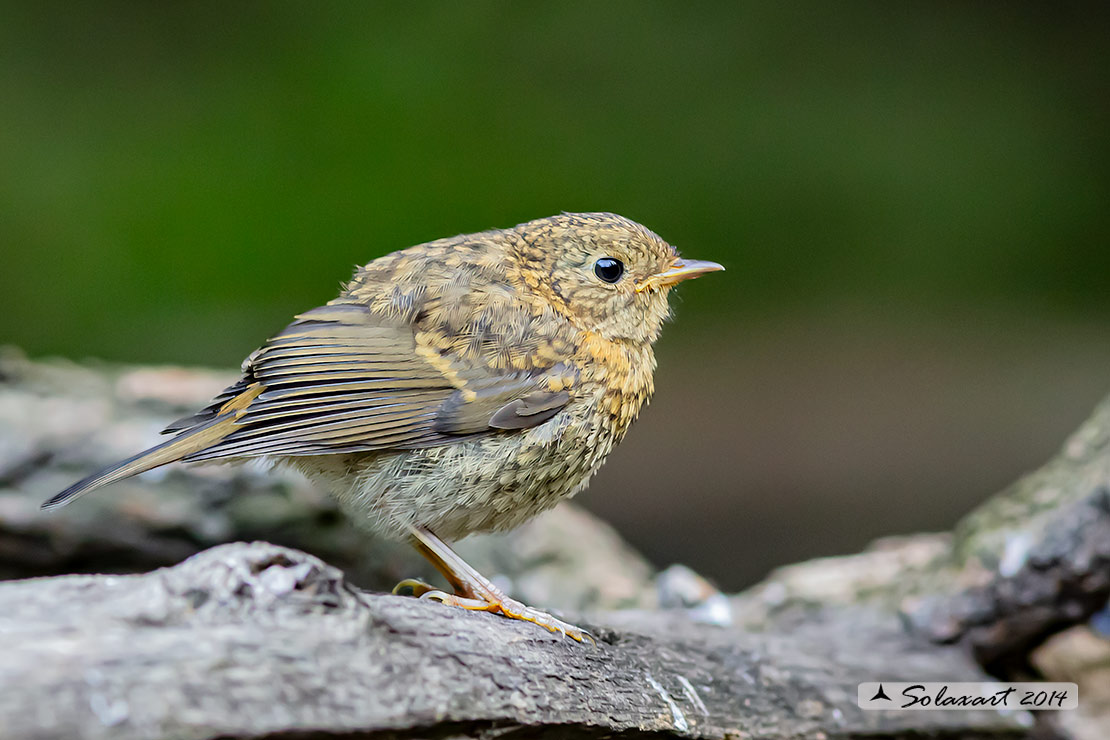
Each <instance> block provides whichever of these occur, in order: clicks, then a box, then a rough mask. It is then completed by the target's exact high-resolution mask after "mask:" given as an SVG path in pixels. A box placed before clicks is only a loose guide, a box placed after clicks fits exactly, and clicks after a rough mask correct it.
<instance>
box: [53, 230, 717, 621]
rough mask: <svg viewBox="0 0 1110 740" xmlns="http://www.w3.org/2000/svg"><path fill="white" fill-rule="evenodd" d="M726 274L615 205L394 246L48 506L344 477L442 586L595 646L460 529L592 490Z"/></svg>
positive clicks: (333, 483) (351, 492)
mask: <svg viewBox="0 0 1110 740" xmlns="http://www.w3.org/2000/svg"><path fill="white" fill-rule="evenodd" d="M721 269H724V268H722V267H721V266H720V265H718V264H716V263H714V262H698V261H694V260H687V259H682V258H680V257H679V256H678V253H677V252H676V251H675V249H674V248H673V247H672V246H670V245H669V244H667V243H666V242H665V241H663V240H662V239H660V238H659V237H658V236H656V235H655V234H654V233H652V232H651V231H649V230H648V229H646V228H644V227H643V226H641V225H639V224H637V223H634V222H632V221H629V220H628V219H625V218H622V217H621V216H617V215H613V214H609V213H564V214H562V215H559V216H552V217H551V218H542V219H539V220H536V221H530V222H528V223H525V224H521V225H519V226H517V227H515V228H512V229H501V230H497V231H484V232H481V233H477V234H468V235H463V236H456V237H453V238H450V239H440V240H438V241H434V242H429V243H427V244H421V245H419V246H415V247H411V248H409V249H404V250H401V251H399V252H394V253H392V254H389V255H386V256H384V257H381V258H379V259H376V260H374V261H373V262H371V263H370V264H368V265H366V266H365V267H362V268H360V269H359V270H358V271H357V273H356V274H355V276H354V279H353V280H352V281H351V282H350V283H349V284H348V285H347V286H346V287H345V289H344V290H343V292H342V293H341V294H340V295H339V297H338V298H336V299H335V300H333V301H331V302H329V303H328V304H326V305H324V306H321V307H319V308H314V309H312V310H311V311H306V312H304V313H302V314H300V315H298V316H297V317H296V320H295V321H293V323H291V324H290V325H289V326H288V327H286V328H285V330H283V331H282V332H280V333H279V334H277V335H276V336H274V337H272V338H271V339H270V340H269V341H268V342H266V343H265V344H264V345H263V346H262V347H261V348H259V349H258V350H256V351H255V352H254V353H252V354H251V355H250V356H249V357H248V358H247V359H246V361H245V362H244V363H243V377H242V378H241V379H240V380H239V381H238V382H237V383H235V384H234V385H232V386H231V387H229V388H228V389H226V390H225V391H224V392H223V393H221V394H220V395H219V396H217V397H216V398H215V399H214V400H213V401H212V403H211V404H210V405H209V406H208V407H206V408H204V409H202V410H201V411H199V412H198V413H196V414H195V415H193V416H189V417H187V418H184V419H181V420H180V421H177V422H175V423H174V424H171V425H170V426H169V427H168V428H167V429H166V430H165V433H167V434H173V435H174V436H173V437H172V438H171V439H169V440H168V441H166V442H164V443H162V444H160V445H157V446H155V447H152V448H150V449H148V450H145V451H143V452H140V453H139V454H137V455H135V456H134V457H131V458H129V459H127V460H124V461H122V462H120V463H117V464H115V465H112V466H110V467H108V468H106V469H104V470H101V471H99V472H97V473H94V474H93V475H90V476H89V477H87V478H85V479H84V480H82V481H80V482H78V483H75V484H74V485H72V486H70V487H69V488H67V489H66V490H65V491H62V492H61V493H59V494H58V495H57V496H55V497H54V498H52V499H50V500H49V501H47V502H46V503H45V504H43V508H44V509H49V508H54V507H58V506H62V505H64V504H66V503H69V502H70V501H72V500H74V499H75V498H77V497H78V496H81V495H83V494H85V493H88V492H89V491H92V490H94V489H96V488H100V487H101V486H105V485H108V484H109V483H113V482H115V481H118V480H121V479H123V478H126V477H128V476H132V475H135V474H137V473H141V472H143V471H146V470H150V469H151V468H155V467H158V466H160V465H165V464H167V463H170V462H174V461H178V460H181V461H185V462H196V461H201V460H232V459H242V458H252V457H268V458H271V459H274V460H276V461H277V462H281V463H284V464H287V465H291V466H293V467H294V468H297V469H299V470H301V471H302V472H304V473H305V474H306V475H307V476H308V477H309V478H311V479H313V480H315V481H318V482H319V483H321V484H322V485H323V486H326V488H327V489H328V490H329V491H330V492H331V493H332V494H333V495H334V496H335V497H336V498H337V499H338V501H339V504H340V506H341V507H342V508H343V509H344V510H345V511H346V512H347V513H348V514H349V515H351V516H352V517H353V518H354V519H355V520H356V521H357V522H359V523H362V524H364V525H366V526H368V527H369V528H371V529H372V530H374V531H376V532H378V533H380V534H383V535H386V536H389V537H393V538H408V539H410V540H411V541H412V543H413V544H414V545H415V546H416V547H417V548H418V549H419V550H420V551H421V552H422V553H423V554H424V555H425V556H426V557H428V559H429V560H431V561H432V563H433V564H434V565H435V566H436V567H437V568H438V569H439V570H440V572H441V573H443V575H444V576H445V577H446V578H447V580H448V581H449V582H450V584H451V586H452V588H453V589H454V593H446V592H444V591H439V590H435V589H432V588H431V587H430V586H427V585H426V584H421V583H418V582H411V581H410V582H407V585H409V586H412V587H413V590H414V591H415V592H416V593H417V595H419V596H421V597H422V598H428V599H434V600H438V601H441V602H444V603H446V604H451V605H455V606H461V607H464V608H467V609H480V610H486V611H491V612H497V613H501V614H503V615H505V616H508V617H512V618H516V619H523V620H526V621H530V622H535V623H536V624H539V625H541V626H543V627H546V628H547V629H549V630H552V631H559V632H562V633H564V634H566V635H569V636H570V637H573V638H574V639H576V640H578V641H582V640H583V638H584V637H586V633H585V632H584V631H583V630H581V629H579V628H578V627H575V626H573V625H570V624H567V623H564V622H562V621H560V620H558V619H556V618H554V617H552V616H551V615H549V614H545V613H544V612H541V611H539V610H536V609H533V608H531V607H528V606H525V605H524V604H521V603H520V602H518V601H516V600H514V599H511V598H509V597H508V596H506V595H505V594H504V593H503V592H502V591H500V590H499V589H498V588H497V587H496V586H494V585H493V584H492V583H491V582H490V581H489V580H488V579H486V578H484V577H483V576H482V575H481V574H480V573H478V572H477V571H476V570H475V569H474V568H472V567H471V566H469V565H468V564H467V563H466V562H464V561H463V560H462V558H460V557H459V556H458V555H456V554H455V553H454V552H453V551H452V550H451V549H450V548H449V547H448V546H447V544H446V543H445V542H444V541H443V540H441V539H440V537H443V538H446V539H457V538H461V537H465V536H466V535H469V534H472V533H475V532H490V531H498V530H507V529H511V528H513V527H516V526H517V525H519V524H521V523H523V522H524V521H526V520H527V519H529V518H531V517H533V516H535V515H536V514H538V513H540V512H541V511H544V510H545V509H549V508H551V507H552V506H554V505H555V504H557V503H558V502H559V501H561V500H562V499H564V498H568V497H570V496H572V495H574V494H575V493H576V492H577V491H579V490H581V489H582V488H583V487H585V485H586V483H587V482H588V481H589V479H590V477H591V476H592V475H593V474H594V472H595V471H597V469H598V467H599V466H600V465H601V463H602V462H603V461H604V460H605V457H606V456H607V455H608V454H609V452H610V451H611V450H612V449H613V446H614V445H615V444H616V443H617V442H619V441H620V440H621V438H622V437H623V436H624V434H625V432H626V431H627V430H628V427H629V424H631V423H632V421H633V420H634V419H635V418H636V415H637V414H638V413H639V411H640V409H641V408H642V407H643V405H644V404H645V403H647V401H648V399H649V398H650V397H651V394H652V391H653V389H654V386H653V382H652V375H653V373H654V371H655V355H654V353H653V351H652V344H653V343H654V342H655V340H656V339H657V338H658V337H659V332H660V330H661V329H662V326H663V322H664V320H665V319H666V318H667V316H668V313H669V310H668V306H667V295H668V293H669V291H670V289H671V287H672V286H674V285H675V284H676V283H678V282H680V281H682V280H685V279H687V278H692V277H696V276H698V275H701V274H704V273H706V272H711V271H714V270H721Z"/></svg>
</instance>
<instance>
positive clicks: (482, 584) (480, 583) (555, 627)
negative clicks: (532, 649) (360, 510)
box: [394, 527, 596, 644]
mask: <svg viewBox="0 0 1110 740" xmlns="http://www.w3.org/2000/svg"><path fill="white" fill-rule="evenodd" d="M410 533H411V535H412V544H413V546H414V547H415V548H416V549H417V550H419V551H420V553H421V554H422V555H424V557H426V558H428V560H430V561H431V563H432V565H434V566H435V567H436V570H438V571H439V572H440V573H442V574H443V577H444V578H446V579H447V581H448V582H449V583H450V584H451V587H452V588H453V589H454V590H455V593H453V594H449V593H446V592H445V591H440V590H438V589H434V588H432V587H431V586H429V585H428V584H426V583H423V582H422V581H417V580H414V579H406V580H404V581H401V582H400V583H399V584H397V587H396V588H395V589H394V593H396V592H397V591H398V590H399V589H402V588H405V587H408V588H411V589H412V591H413V594H414V595H415V596H417V597H419V598H421V599H431V600H434V601H439V602H441V603H444V604H448V605H450V606H458V607H462V608H463V609H473V610H476V611H487V612H495V613H498V614H503V615H505V616H506V617H509V618H510V619H520V620H523V621H525V622H532V623H533V624H538V625H539V626H541V627H543V628H545V629H548V630H550V631H551V632H558V633H560V634H563V635H566V636H567V637H570V638H571V639H573V640H577V641H578V642H584V641H586V640H589V641H590V642H594V639H593V637H592V636H591V635H590V633H589V632H587V631H586V630H584V629H582V628H580V627H575V626H574V625H573V624H568V623H566V622H564V621H562V620H559V619H556V618H555V617H553V616H551V615H550V614H548V613H546V612H541V611H540V610H539V609H533V608H532V607H530V606H527V605H526V604H522V603H521V602H519V601H517V600H516V599H511V598H509V597H508V596H507V595H506V594H505V593H504V592H503V591H502V590H501V589H499V588H498V587H497V586H495V585H493V583H492V582H491V581H490V580H489V579H488V578H486V577H485V576H483V575H482V574H481V573H479V572H478V571H477V570H475V569H474V568H473V567H472V566H471V565H470V564H469V563H467V562H466V561H465V560H463V559H462V558H461V557H459V556H458V554H457V553H456V552H455V551H454V550H452V549H451V548H450V547H448V546H447V543H446V542H444V541H443V540H441V539H440V538H439V537H436V536H435V535H434V534H433V533H432V532H431V531H430V530H427V529H424V528H423V527H412V528H411V529H410ZM595 644H596V643H595Z"/></svg>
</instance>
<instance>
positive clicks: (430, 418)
mask: <svg viewBox="0 0 1110 740" xmlns="http://www.w3.org/2000/svg"><path fill="white" fill-rule="evenodd" d="M422 336H423V335H422V333H421V332H420V331H419V329H418V328H416V327H414V326H412V325H411V324H408V323H403V322H396V321H390V320H389V319H388V318H386V317H382V316H381V315H378V314H375V313H373V312H371V311H370V310H368V309H367V307H366V306H365V305H362V304H360V303H358V302H357V301H349V302H348V301H344V300H343V299H339V300H337V301H333V302H332V303H330V304H328V305H326V306H322V307H320V308H317V309H313V310H312V311H308V312H305V313H303V314H301V315H299V316H298V317H297V320H296V321H294V322H293V323H292V324H290V325H289V326H288V327H287V328H286V329H285V330H284V331H282V332H281V333H280V334H278V335H277V336H275V337H273V338H272V339H271V340H270V341H269V342H267V343H266V345H264V346H263V347H262V348H261V349H259V350H258V351H257V352H255V353H254V354H253V355H251V357H250V358H249V359H248V361H247V363H245V365H244V377H243V379H242V380H240V381H239V382H238V383H236V384H235V385H233V386H231V387H229V388H228V389H227V390H226V391H224V392H223V393H222V394H221V395H220V396H218V397H217V398H216V399H215V400H214V401H213V402H212V404H211V405H210V406H209V407H207V408H206V409H204V410H202V411H200V412H199V413H198V414H196V415H194V416H192V417H188V418H186V419H182V420H180V421H178V422H175V423H174V424H172V425H170V427H168V428H167V430H166V431H167V432H178V433H185V432H188V431H189V430H191V429H193V428H195V427H197V426H198V425H201V424H205V423H208V422H210V421H211V420H212V419H214V418H217V417H226V416H227V415H228V413H229V412H230V411H236V412H237V413H236V416H235V428H234V430H233V431H231V432H230V433H229V434H228V435H227V436H225V437H223V438H222V439H220V440H219V441H217V442H216V443H215V444H212V445H211V446H209V447H206V448H205V449H202V450H199V451H197V452H193V453H192V454H189V455H188V456H186V457H184V458H183V459H185V460H187V461H196V460H209V459H213V458H222V457H249V456H257V455H319V454H329V453H339V452H364V451H371V450H384V449H411V448H415V447H426V446H430V445H436V444H445V443H449V442H455V441H458V440H459V439H461V438H465V437H467V436H472V435H480V434H492V433H495V432H497V431H498V430H507V429H522V428H527V427H530V426H535V425H536V424H540V423H543V422H544V421H546V420H548V419H550V418H551V417H552V416H554V415H555V414H556V413H558V411H559V410H560V409H561V408H562V407H563V406H564V405H566V404H567V403H568V402H569V401H570V395H569V393H568V392H567V390H566V387H567V386H568V385H569V384H570V383H571V382H572V381H570V380H568V373H567V372H566V368H565V367H564V366H562V365H554V366H548V367H529V368H527V369H524V370H508V369H496V368H493V367H491V365H490V364H488V363H484V362H481V361H480V360H476V359H475V358H474V357H469V358H464V357H463V356H462V355H460V354H458V353H452V352H451V351H445V350H437V349H436V348H435V347H434V345H433V344H432V343H429V342H426V341H422Z"/></svg>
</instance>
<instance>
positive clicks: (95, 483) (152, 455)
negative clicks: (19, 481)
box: [41, 412, 237, 510]
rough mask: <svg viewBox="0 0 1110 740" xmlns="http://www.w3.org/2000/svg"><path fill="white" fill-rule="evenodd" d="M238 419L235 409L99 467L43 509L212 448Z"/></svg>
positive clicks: (232, 428) (233, 426) (59, 504)
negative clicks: (137, 452) (132, 454)
mask: <svg viewBox="0 0 1110 740" xmlns="http://www.w3.org/2000/svg"><path fill="white" fill-rule="evenodd" d="M235 418H236V414H235V413H234V412H232V413H226V414H222V415H220V416H218V417H216V418H215V419H213V420H212V421H209V422H208V423H206V424H201V425H199V426H197V427H194V428H193V429H190V430H189V431H187V432H184V433H182V434H179V435H177V436H176V437H174V438H173V439H170V440H167V441H165V442H163V443H162V444H160V445H156V446H154V447H151V448H150V449H149V450H143V451H142V452H140V453H139V454H137V455H134V456H132V457H129V458H127V459H126V460H121V461H120V462H118V463H114V464H113V465H109V466H108V467H106V468H104V469H103V470H98V471H97V472H95V473H93V474H92V475H90V476H88V477H87V478H83V479H81V480H79V481H77V482H76V483H74V484H73V485H72V486H70V487H69V488H67V489H66V490H64V491H62V492H61V493H59V494H58V495H57V496H54V497H53V498H51V499H50V500H49V501H47V502H46V503H44V504H43V505H42V507H41V508H42V509H43V510H46V509H57V508H59V507H61V506H65V505H66V504H68V503H69V502H70V501H73V500H74V499H76V498H78V497H80V496H84V495H85V494H86V493H89V492H90V491H95V490H96V489H97V488H100V487H102V486H106V485H108V484H109V483H115V482H116V481H119V480H123V479H124V478H130V477H131V476H132V475H138V474H139V473H144V472H146V471H147V470H151V469H153V468H157V467H159V466H162V465H166V464H168V463H171V462H175V461H177V460H180V459H181V458H183V457H185V456H186V455H191V454H192V453H194V452H199V451H200V450H203V449H205V448H206V447H211V446H212V445H213V444H215V443H216V442H218V441H220V440H221V439H223V438H224V437H226V436H227V435H228V434H231V432H233V431H235V429H236V428H237V427H236V424H235Z"/></svg>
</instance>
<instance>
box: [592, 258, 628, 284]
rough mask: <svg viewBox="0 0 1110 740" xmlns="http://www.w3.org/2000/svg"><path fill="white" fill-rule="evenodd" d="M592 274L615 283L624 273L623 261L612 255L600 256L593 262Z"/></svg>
mask: <svg viewBox="0 0 1110 740" xmlns="http://www.w3.org/2000/svg"><path fill="white" fill-rule="evenodd" d="M594 274H595V275H597V276H598V277H599V278H601V279H602V280H604V281H605V282H607V283H615V282H617V281H618V280H620V279H621V275H623V274H624V263H622V262H621V261H620V260H618V259H614V258H612V257H602V258H601V259H599V260H598V261H597V262H595V263H594Z"/></svg>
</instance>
